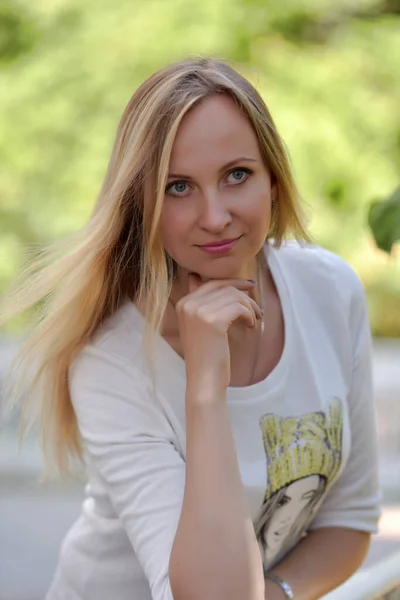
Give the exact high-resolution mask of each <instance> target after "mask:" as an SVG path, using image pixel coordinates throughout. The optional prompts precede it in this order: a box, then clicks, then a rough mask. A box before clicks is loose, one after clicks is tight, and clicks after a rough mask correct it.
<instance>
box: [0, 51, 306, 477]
mask: <svg viewBox="0 0 400 600" xmlns="http://www.w3.org/2000/svg"><path fill="white" fill-rule="evenodd" d="M213 94H229V96H230V97H232V98H233V99H234V101H235V102H236V104H237V106H239V107H240V108H241V110H243V111H244V113H245V114H246V115H247V117H248V119H249V121H250V123H251V124H252V126H253V127H254V130H255V132H256V135H257V138H258V141H259V145H260V149H261V152H262V155H263V157H264V160H265V164H266V165H267V166H268V169H269V171H270V173H271V174H272V176H273V177H274V179H275V181H276V183H277V189H278V194H277V202H276V205H275V207H274V211H273V216H272V223H271V230H270V232H269V234H268V237H270V238H273V239H274V243H275V244H276V245H278V246H279V245H280V244H281V242H282V240H284V239H285V238H286V237H288V236H293V237H294V238H296V239H297V240H299V241H308V240H309V238H308V235H307V233H306V231H305V228H304V226H303V217H302V212H301V209H300V198H299V194H298V190H297V188H296V185H295V182H294V179H293V175H292V172H291V167H290V163H289V159H288V156H287V153H286V151H285V147H284V143H283V142H282V140H281V138H280V136H279V134H278V133H277V130H276V127H275V125H274V123H273V120H272V118H271V115H270V113H269V111H268V109H267V107H266V106H265V104H264V102H263V100H262V98H261V96H260V95H259V94H258V92H257V91H256V90H255V89H254V87H253V86H252V85H251V84H250V83H249V82H248V81H247V80H246V79H245V78H244V77H242V76H241V75H240V74H239V73H238V72H236V71H235V70H234V69H233V68H231V67H230V66H229V65H228V64H227V63H225V62H224V61H221V60H215V59H210V58H197V57H196V58H189V59H186V60H183V61H180V62H177V63H175V64H172V65H170V66H167V67H165V68H163V69H161V70H160V71H158V72H156V73H154V74H153V75H151V77H149V78H148V79H147V80H146V81H145V82H144V83H143V84H142V85H141V86H140V87H139V88H138V89H137V91H136V92H135V93H134V95H133V96H132V98H131V100H130V101H129V103H128V105H127V107H126V108H125V110H124V112H123V115H122V118H121V121H120V123H119V126H118V129H117V133H116V138H115V142H114V146H113V149H112V153H111V157H110V161H109V165H108V168H107V171H106V174H105V179H104V182H103V185H102V188H101V190H100V194H99V196H98V199H97V202H96V204H95V207H94V210H93V212H92V214H91V216H90V218H89V220H88V222H87V223H86V224H85V225H84V226H83V227H82V228H81V229H80V230H78V231H77V232H74V233H72V234H71V235H69V236H67V237H66V238H64V239H62V240H59V241H56V242H55V243H52V244H48V245H46V246H43V247H42V249H41V250H40V251H39V253H38V254H39V256H38V257H35V258H34V259H32V260H31V262H29V263H28V265H27V266H26V267H25V268H24V269H23V270H22V271H21V273H20V274H19V276H18V277H17V278H16V279H15V281H14V283H13V285H12V286H11V287H10V288H9V290H7V292H6V293H5V294H4V295H3V297H2V300H1V305H0V325H1V324H3V323H5V322H6V321H8V320H9V319H11V318H13V317H15V316H17V315H19V314H21V313H23V312H24V311H26V310H28V309H30V308H31V307H34V306H36V305H38V304H39V303H40V308H38V309H37V311H36V316H37V318H35V320H34V324H33V327H32V330H31V331H30V332H29V335H28V336H27V339H26V340H25V341H24V343H23V344H22V346H21V347H20V349H19V351H18V353H17V355H16V357H15V359H14V361H13V363H12V365H11V369H10V375H9V381H8V382H7V386H6V395H7V398H8V406H9V407H10V406H14V404H15V403H16V402H17V401H18V399H19V398H20V397H21V395H22V394H23V395H25V401H24V405H23V410H22V415H21V430H20V432H21V438H20V439H22V437H23V436H24V434H26V432H27V431H28V430H29V429H30V427H31V426H32V425H33V424H34V423H35V422H36V421H39V423H40V429H41V440H42V448H43V451H44V455H45V458H46V465H47V467H48V468H49V466H50V464H51V462H52V461H53V462H54V464H55V466H56V468H57V469H58V471H59V472H60V473H61V474H62V475H64V474H67V473H68V472H69V471H70V459H72V458H77V459H78V460H79V461H82V457H83V448H82V443H81V439H80V435H79V430H78V424H77V421H76V416H75V413H74V410H73V407H72V403H71V399H70V394H69V389H68V369H69V366H70V364H71V362H72V360H73V359H74V357H75V356H76V355H77V354H78V353H79V351H80V350H81V349H82V348H83V347H84V346H85V345H86V344H87V343H88V342H89V341H90V340H91V338H92V336H93V334H94V333H95V331H96V330H97V329H98V327H99V326H100V325H101V324H102V323H103V322H104V321H105V320H106V319H107V318H108V317H110V316H111V315H112V314H113V313H115V312H116V311H117V310H118V308H119V307H120V306H121V304H122V303H123V301H124V299H126V298H130V299H131V300H132V301H134V302H138V303H141V302H142V301H143V300H144V299H146V300H147V301H146V303H145V305H146V312H145V320H146V330H145V335H144V341H145V344H146V345H147V347H148V348H149V347H150V346H149V340H150V339H151V337H152V335H151V334H152V333H154V332H157V331H159V330H160V326H161V321H162V317H163V314H164V311H165V308H166V304H167V301H168V296H169V294H170V290H171V286H172V282H173V279H174V276H175V274H176V269H177V265H176V263H174V261H173V260H172V259H171V257H169V256H168V255H167V253H166V252H165V251H164V248H163V244H162V240H161V234H160V214H161V211H162V206H163V197H164V189H165V185H166V182H167V173H168V166H169V160H170V154H171V149H172V145H173V142H174V138H175V135H176V132H177V130H178V127H179V124H180V122H181V121H182V118H183V117H184V115H185V114H186V113H187V112H188V111H189V110H190V109H191V108H193V107H194V106H195V105H196V104H197V103H199V102H200V101H201V100H203V99H204V98H207V97H209V96H211V95H213ZM33 364H35V369H34V376H33V372H32V373H30V371H31V370H32V371H33V369H32V366H31V365H33ZM15 369H18V376H17V377H16V378H15V381H14V382H13V383H11V381H12V378H11V373H12V372H13V371H14V370H15ZM27 381H28V384H27V385H25V384H26V382H27ZM35 392H36V395H35ZM32 408H33V412H32V413H30V419H27V416H28V412H30V411H31V409H32Z"/></svg>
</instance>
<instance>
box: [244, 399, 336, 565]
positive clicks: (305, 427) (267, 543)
mask: <svg viewBox="0 0 400 600" xmlns="http://www.w3.org/2000/svg"><path fill="white" fill-rule="evenodd" d="M260 427H261V431H262V436H263V442H264V448H265V453H266V458H267V489H266V494H265V499H264V502H263V504H262V506H261V509H260V512H259V514H258V517H257V518H256V520H255V523H254V529H255V533H256V536H257V540H258V544H259V547H260V551H261V555H262V558H263V562H264V567H265V568H270V567H271V566H272V565H273V564H275V563H276V562H277V561H278V560H280V558H282V556H283V555H284V554H285V553H286V551H287V550H289V548H290V547H292V546H293V544H294V543H296V542H297V541H298V540H299V539H300V537H301V536H302V535H303V534H304V533H305V530H306V528H307V527H308V525H309V524H310V522H311V520H312V518H313V516H314V514H315V511H316V508H317V505H319V504H320V502H321V501H322V499H323V496H324V494H325V492H326V490H327V487H328V485H329V484H331V483H332V482H333V481H334V480H335V478H336V476H337V474H338V472H339V469H340V465H341V461H342V433H343V407H342V403H341V401H340V400H339V399H338V398H333V399H332V400H331V402H330V403H329V409H328V413H327V414H326V413H324V412H322V411H319V412H314V413H309V414H306V415H303V416H301V417H288V418H283V417H279V416H277V415H274V414H266V415H263V416H262V417H261V419H260Z"/></svg>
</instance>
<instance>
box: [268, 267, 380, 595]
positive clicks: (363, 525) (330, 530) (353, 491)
mask: <svg viewBox="0 0 400 600" xmlns="http://www.w3.org/2000/svg"><path fill="white" fill-rule="evenodd" d="M332 266H334V265H332ZM340 275H341V277H340V281H339V282H338V289H340V290H344V293H346V294H348V293H349V292H350V296H351V298H350V301H349V300H348V298H347V301H346V299H343V298H342V299H341V301H342V303H343V305H345V306H346V312H347V315H348V317H347V318H348V328H349V332H350V335H349V344H350V351H351V353H350V357H351V365H350V367H351V377H350V382H349V384H350V385H349V393H348V407H349V418H350V431H351V452H350V457H349V460H348V463H347V465H346V467H345V469H344V470H343V472H342V474H341V475H340V476H339V478H338V480H337V481H336V482H335V483H334V484H333V486H332V488H331V490H329V491H328V494H327V496H326V498H325V500H324V502H323V504H322V506H321V507H320V509H319V510H318V512H317V514H316V517H315V518H314V520H313V522H312V523H311V525H310V528H309V530H310V531H309V533H308V535H307V537H306V538H304V539H303V540H301V541H300V542H299V544H298V545H297V546H296V547H295V548H294V549H293V550H292V551H291V552H290V553H289V554H288V555H287V556H286V557H285V558H284V559H283V560H282V561H281V562H280V563H279V564H278V565H276V566H275V567H274V568H273V569H272V571H273V572H274V573H276V574H277V575H279V576H280V577H282V579H284V580H285V581H287V582H288V583H289V585H290V586H291V587H292V589H293V592H294V596H295V598H296V600H313V599H314V598H320V596H321V595H323V594H326V593H328V592H329V591H330V590H332V589H334V588H335V587H337V586H338V585H340V584H341V583H343V582H344V581H345V580H346V579H348V578H349V577H350V576H351V575H352V574H353V573H354V572H355V571H356V570H357V569H358V568H359V566H360V565H361V563H362V561H363V559H364V558H365V555H366V553H367V551H368V547H369V542H370V535H371V533H375V532H376V529H377V521H378V519H379V515H380V508H379V501H380V493H379V485H378V450H377V434H376V424H375V410H374V397H373V383H372V352H371V349H372V348H371V333H370V328H369V320H368V314H367V307H366V302H365V296H364V291H363V288H362V285H361V282H360V281H359V279H358V278H357V276H356V275H355V274H354V272H353V271H352V270H351V269H350V267H349V266H348V265H346V264H344V266H343V267H342V269H341V273H340ZM346 304H347V305H346ZM266 597H267V598H268V600H283V599H284V594H283V592H282V591H281V590H280V588H279V586H277V585H276V584H275V583H273V582H271V581H268V580H267V581H266Z"/></svg>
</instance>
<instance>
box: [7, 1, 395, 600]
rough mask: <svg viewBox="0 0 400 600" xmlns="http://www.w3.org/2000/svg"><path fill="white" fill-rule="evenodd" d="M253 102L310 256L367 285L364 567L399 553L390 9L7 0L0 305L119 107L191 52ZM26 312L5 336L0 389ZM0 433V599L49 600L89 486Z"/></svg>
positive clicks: (109, 138) (32, 447)
mask: <svg viewBox="0 0 400 600" xmlns="http://www.w3.org/2000/svg"><path fill="white" fill-rule="evenodd" d="M198 54H200V55H212V56H216V57H219V58H226V59H229V60H230V61H231V62H232V64H233V65H234V66H236V68H237V69H238V70H240V71H241V72H242V73H243V74H244V75H245V76H247V77H248V78H249V79H250V80H251V81H252V82H253V83H254V84H255V85H256V87H257V88H258V89H259V90H260V91H261V93H262V95H263V97H264V99H265V101H266V103H267V105H268V107H269V108H270V110H271V112H272V115H273V117H274V120H275V122H276V124H277V126H278V129H279V130H280V132H281V134H282V136H283V138H284V140H285V142H286V144H287V147H288V150H289V153H290V156H291V160H292V164H293V168H294V171H295V174H296V177H297V181H298V183H299V187H300V190H301V193H302V196H303V198H304V201H305V203H306V204H307V206H308V210H309V214H310V219H311V220H310V231H311V233H312V235H313V237H314V239H315V241H316V243H318V244H320V245H322V246H325V247H326V248H329V249H331V250H333V251H335V252H337V253H338V254H340V255H341V256H343V257H344V258H345V259H346V260H347V261H348V262H349V263H350V264H351V265H352V266H353V267H354V268H355V269H356V271H357V272H358V274H359V275H360V277H361V279H362V281H363V283H364V285H365V289H366V293H367V299H368V305H369V312H370V318H371V327H372V331H373V334H374V339H375V341H374V381H375V388H376V407H377V415H378V427H379V437H380V453H381V454H380V462H381V482H382V489H383V500H384V513H383V518H382V527H381V533H380V535H379V536H378V537H377V538H376V540H375V542H374V544H373V546H372V549H371V553H370V555H369V557H368V559H367V560H368V561H376V560H378V559H379V558H380V557H382V556H384V555H386V554H387V553H388V552H391V551H393V550H394V549H395V548H400V509H399V506H400V252H399V245H398V243H397V242H398V240H399V238H400V198H399V196H400V194H399V191H398V190H399V185H400V0H336V1H335V2H332V1H331V0H303V1H299V0H280V1H279V2H275V1H274V0H199V1H196V2H194V1H193V0H146V1H145V2H143V1H142V2H139V1H137V0H119V1H118V2H117V3H113V2H111V1H110V0H108V1H107V0H96V1H94V0H86V2H79V1H78V0H35V2H31V1H29V0H18V1H11V0H8V1H7V0H1V1H0V84H1V89H2V94H1V95H0V122H1V128H0V157H1V160H0V292H1V291H2V290H4V289H5V288H6V287H7V286H8V285H9V284H10V283H11V281H12V280H13V278H14V277H15V275H16V273H17V272H19V270H20V269H21V268H22V266H23V265H24V264H25V263H26V261H27V260H29V257H30V255H31V252H32V250H33V249H34V247H35V246H37V245H39V246H40V245H41V244H42V243H47V242H49V241H51V240H53V239H58V238H60V237H62V236H64V235H66V234H68V233H69V232H71V231H73V230H75V229H78V228H79V227H80V226H81V225H82V224H83V223H84V222H85V220H86V219H87V217H88V216H89V213H90V212H91V209H92V207H93V204H94V202H95V200H96V196H97V194H98V192H99V190H100V186H101V182H102V179H103V176H104V174H105V169H106V166H107V161H108V158H109V155H110V151H111V146H112V143H113V140H114V136H115V131H116V128H117V125H118V122H119V119H120V117H121V115H122V112H123V110H124V108H125V106H126V104H127V103H128V101H129V99H130V97H131V95H132V94H133V92H134V91H135V89H136V88H137V86H138V85H139V84H140V83H141V82H142V81H143V79H144V78H146V77H147V76H148V75H150V74H151V73H152V72H153V71H155V70H157V69H158V68H160V67H162V66H164V65H165V64H167V63H169V62H171V61H173V60H176V59H180V58H183V57H185V56H187V55H198ZM28 322H29V315H24V316H22V317H21V318H18V319H15V320H14V321H13V322H12V323H9V324H7V325H6V326H5V327H3V328H2V330H1V333H0V377H2V376H4V373H5V370H6V368H7V365H9V363H10V361H11V358H12V355H13V353H14V351H15V349H16V348H17V346H18V340H19V338H20V336H21V335H22V334H23V331H24V327H25V326H26V325H27V323H28ZM16 421H17V415H14V416H13V417H12V418H11V419H9V420H8V421H7V422H6V423H3V425H2V429H1V434H0V600H39V599H40V598H43V596H44V592H45V590H46V588H47V585H48V583H49V580H50V577H51V574H52V571H53V569H54V567H55V564H56V561H57V552H58V548H59V544H60V541H61V539H62V536H63V535H64V533H65V531H66V529H67V528H68V527H69V525H70V524H71V522H72V521H73V520H74V519H75V518H76V516H77V515H78V513H79V509H80V502H81V499H82V495H83V484H82V482H79V481H70V482H68V483H63V484H62V483H60V482H50V483H46V484H45V485H39V484H38V483H37V478H38V476H39V474H40V471H41V466H42V461H41V453H40V449H39V445H38V442H37V439H36V437H35V435H34V433H33V435H31V436H30V437H29V438H28V439H27V441H26V443H25V444H24V446H23V448H22V451H21V452H18V448H17V437H16Z"/></svg>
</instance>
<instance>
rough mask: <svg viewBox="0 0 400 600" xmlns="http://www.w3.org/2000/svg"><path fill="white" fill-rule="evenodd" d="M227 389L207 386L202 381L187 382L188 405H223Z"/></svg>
mask: <svg viewBox="0 0 400 600" xmlns="http://www.w3.org/2000/svg"><path fill="white" fill-rule="evenodd" d="M226 392H227V390H226V387H224V386H219V385H210V384H205V383H204V382H202V381H198V380H192V381H187V385H186V403H187V404H190V405H191V404H194V405H200V406H208V405H214V404H221V402H222V403H223V402H224V401H226V395H227V393H226Z"/></svg>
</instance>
